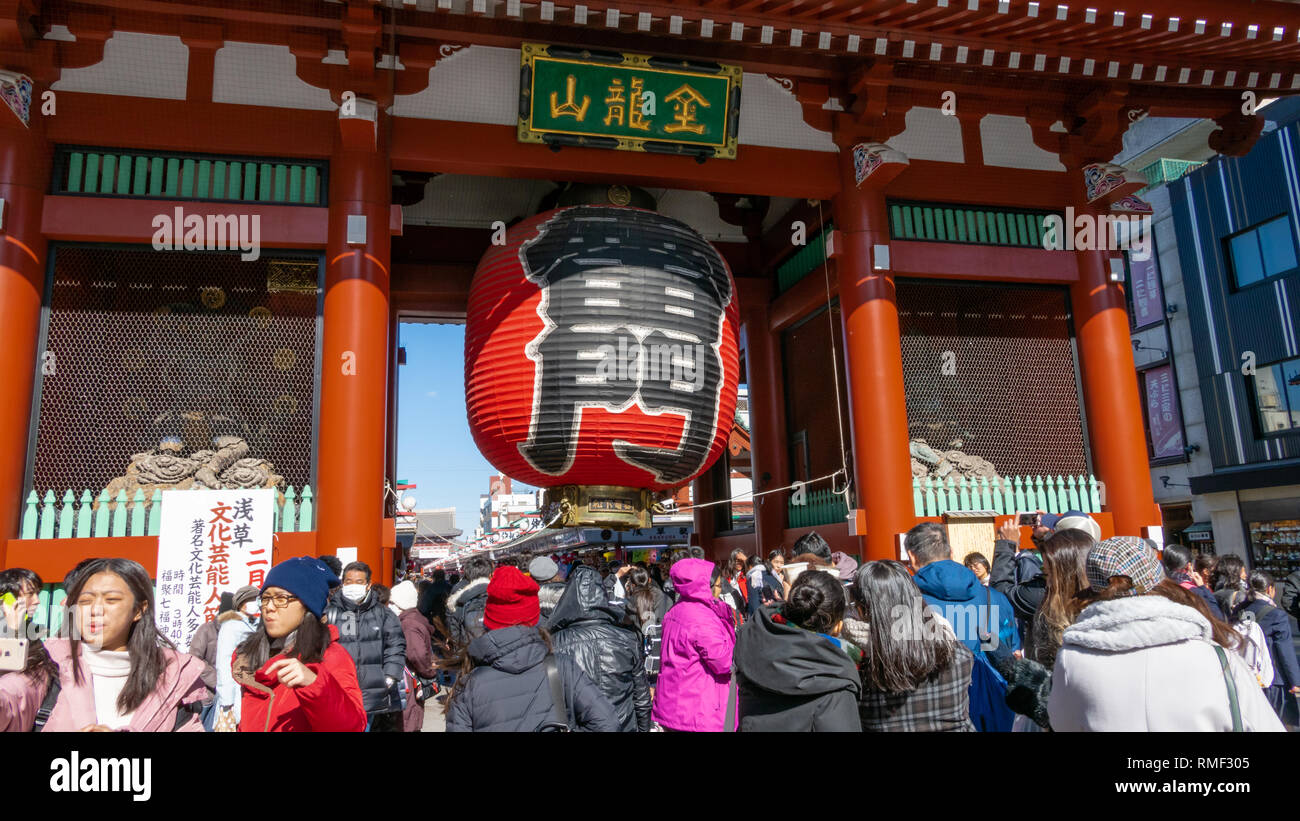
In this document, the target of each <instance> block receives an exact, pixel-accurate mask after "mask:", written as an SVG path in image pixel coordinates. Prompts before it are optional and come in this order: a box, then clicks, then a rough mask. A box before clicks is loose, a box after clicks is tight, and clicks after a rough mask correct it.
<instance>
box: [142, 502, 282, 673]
mask: <svg viewBox="0 0 1300 821" xmlns="http://www.w3.org/2000/svg"><path fill="white" fill-rule="evenodd" d="M275 494H276V491H275V489H274V488H263V489H257V490H238V489H237V490H170V491H167V492H165V493H163V494H162V521H161V523H160V525H159V529H158V580H157V584H156V589H155V591H154V597H155V601H156V603H157V616H156V618H157V622H158V630H159V632H161V633H162V634H163V635H165V636H166V637H167V638H169V639H171V641H172V643H173V644H175V645H176V647H177V648H178V649H180V650H182V651H185V650H187V649H188V648H189V646H190V641H191V640H192V639H193V638H194V632H195V631H196V630H198V629H199V626H200V625H202V624H203V623H204V622H207V621H212V620H213V619H215V618H216V617H217V610H218V608H219V607H220V606H221V594H222V593H225V592H231V593H233V592H235V591H236V590H238V589H239V588H241V587H244V586H245V585H250V584H251V585H253V586H254V587H261V586H262V582H263V581H264V580H265V578H266V573H267V571H268V570H270V569H271V549H272V543H271V540H272V538H273V534H272V525H273V515H274V505H275Z"/></svg>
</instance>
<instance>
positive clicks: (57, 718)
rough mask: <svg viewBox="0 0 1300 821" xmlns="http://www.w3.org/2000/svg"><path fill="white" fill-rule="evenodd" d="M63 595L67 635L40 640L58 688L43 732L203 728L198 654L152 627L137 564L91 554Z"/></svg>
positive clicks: (148, 596)
mask: <svg viewBox="0 0 1300 821" xmlns="http://www.w3.org/2000/svg"><path fill="white" fill-rule="evenodd" d="M67 600H68V602H69V607H70V611H71V617H72V622H73V627H74V630H73V635H72V637H71V638H62V639H49V640H47V641H46V642H45V650H46V652H48V653H49V656H50V659H51V660H52V661H53V662H54V663H55V664H56V665H57V666H58V668H59V686H60V690H59V695H58V699H57V701H55V703H54V708H53V710H52V711H51V712H50V716H49V720H48V721H47V722H46V723H45V725H44V726H43V727H42V728H41V729H42V731H43V732H47V733H48V732H76V731H82V732H114V731H117V732H124V731H131V732H146V733H168V732H173V731H183V732H202V731H203V725H202V723H201V722H200V720H199V710H200V709H201V706H202V702H203V701H204V700H205V699H206V698H207V692H208V691H207V687H206V686H204V684H203V680H202V678H201V676H202V674H203V660H202V659H199V658H196V657H194V656H191V655H188V654H186V653H181V652H179V651H177V650H176V649H175V648H174V647H173V646H172V645H171V642H170V641H168V640H167V638H166V637H165V636H163V635H162V634H161V633H159V632H158V629H157V626H156V625H155V624H154V598H153V583H152V582H151V581H150V580H149V572H148V571H147V570H145V569H144V567H143V566H141V565H140V564H138V563H137V562H133V561H130V560H129V559H95V560H93V561H91V562H90V563H89V564H87V565H86V567H85V568H84V569H83V570H82V571H81V572H79V573H78V574H77V577H76V581H75V582H74V583H73V585H72V589H71V590H69V591H68V599H67Z"/></svg>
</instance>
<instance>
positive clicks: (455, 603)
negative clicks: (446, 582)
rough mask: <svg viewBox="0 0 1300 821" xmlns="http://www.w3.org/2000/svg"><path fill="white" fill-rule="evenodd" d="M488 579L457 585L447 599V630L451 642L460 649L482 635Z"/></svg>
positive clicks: (483, 631)
mask: <svg viewBox="0 0 1300 821" xmlns="http://www.w3.org/2000/svg"><path fill="white" fill-rule="evenodd" d="M489 581H491V580H490V579H475V580H474V581H472V582H469V583H467V584H461V585H457V586H456V589H455V590H452V591H451V595H449V596H448V597H447V619H446V621H447V629H448V630H449V631H451V640H452V642H453V643H454V644H456V645H458V646H460V647H468V646H469V644H470V642H472V641H474V639H476V638H478V637H479V636H481V635H483V634H484V633H485V632H486V630H485V629H484V627H483V611H484V610H486V609H487V587H488V582H489Z"/></svg>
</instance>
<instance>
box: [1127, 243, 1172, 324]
mask: <svg viewBox="0 0 1300 821" xmlns="http://www.w3.org/2000/svg"><path fill="white" fill-rule="evenodd" d="M1128 266H1129V268H1128V270H1129V281H1130V282H1131V283H1132V288H1133V322H1134V326H1133V327H1135V328H1145V327H1147V326H1148V325H1154V324H1155V323H1157V322H1163V321H1164V318H1165V294H1164V289H1163V288H1161V287H1160V268H1159V267H1158V266H1157V265H1156V255H1155V254H1152V255H1151V258H1150V259H1146V260H1136V259H1133V257H1132V255H1130V256H1129V262H1128Z"/></svg>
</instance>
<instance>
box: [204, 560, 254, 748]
mask: <svg viewBox="0 0 1300 821" xmlns="http://www.w3.org/2000/svg"><path fill="white" fill-rule="evenodd" d="M260 595H261V591H260V590H259V589H258V588H256V587H254V586H252V585H248V586H247V587H241V588H239V589H238V590H236V591H235V595H234V598H233V600H232V604H233V608H232V609H231V610H229V611H227V612H225V613H222V614H221V615H220V616H218V617H217V622H218V623H219V627H218V630H217V650H216V662H215V664H214V665H213V666H215V667H216V668H217V695H216V699H215V703H214V713H213V717H214V721H215V720H217V719H220V718H221V717H222V713H223V712H224V711H227V710H230V711H232V712H231V715H230V716H229V718H233V719H234V724H235V725H238V724H239V704H240V701H242V700H243V699H242V690H241V689H240V687H239V682H237V681H235V677H234V675H233V673H232V672H231V663H232V662H233V660H234V657H235V648H236V647H238V646H239V645H240V643H242V642H243V640H244V639H246V638H248V636H249V634H251V633H252V632H253V630H255V629H256V628H257V620H258V619H259V618H260V617H261V605H260V603H259V601H258V599H259V597H260ZM205 724H206V722H205ZM208 729H209V730H211V729H213V727H208Z"/></svg>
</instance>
